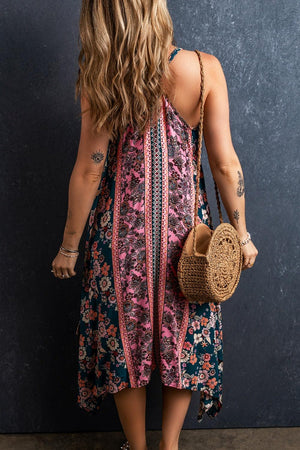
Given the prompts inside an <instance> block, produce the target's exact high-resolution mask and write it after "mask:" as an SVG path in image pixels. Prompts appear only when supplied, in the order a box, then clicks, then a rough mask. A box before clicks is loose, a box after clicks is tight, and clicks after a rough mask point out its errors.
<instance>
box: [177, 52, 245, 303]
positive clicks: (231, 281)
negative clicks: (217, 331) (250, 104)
mask: <svg viewBox="0 0 300 450" xmlns="http://www.w3.org/2000/svg"><path fill="white" fill-rule="evenodd" d="M195 52H196V53H197V55H198V58H199V62H200V69H201V96H200V111H201V113H200V122H199V138H198V159H197V186H196V190H195V191H196V193H195V210H194V225H193V229H192V230H191V231H190V232H189V234H188V236H187V238H186V241H185V243H184V245H183V248H182V252H181V255H180V258H179V261H178V268H177V276H178V281H179V286H180V289H181V291H182V293H183V295H184V296H185V297H186V298H187V299H188V300H189V301H190V302H191V303H205V302H215V303H220V302H224V301H225V300H227V299H228V298H230V297H231V296H232V294H233V293H234V291H235V289H236V287H237V285H238V282H239V280H240V275H241V270H242V263H243V254H242V246H241V241H240V238H239V236H238V234H237V231H236V229H235V228H234V227H233V225H231V224H230V223H225V222H223V217H222V212H221V205H220V199H219V194H218V187H217V184H216V181H215V180H214V185H215V193H216V199H217V205H218V211H219V219H220V224H219V225H218V226H217V227H216V229H215V230H213V229H211V228H210V227H208V226H207V225H206V224H204V223H202V222H201V223H197V221H196V218H197V216H198V197H199V189H200V186H199V185H200V164H201V147H202V136H203V116H204V105H203V94H204V71H203V64H202V60H201V54H200V52H199V51H198V50H195Z"/></svg>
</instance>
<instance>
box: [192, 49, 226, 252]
mask: <svg viewBox="0 0 300 450" xmlns="http://www.w3.org/2000/svg"><path fill="white" fill-rule="evenodd" d="M195 52H196V53H197V55H198V58H199V63H200V72H201V93H200V122H199V136H198V158H197V181H196V193H195V210H194V240H193V249H195V235H196V233H195V230H196V224H197V223H196V217H197V216H198V198H199V190H200V166H201V148H202V137H203V118H204V103H203V98H204V70H203V63H202V58H201V54H200V52H199V50H195ZM213 180H214V185H215V193H216V199H217V205H218V211H219V219H220V223H222V222H223V217H222V211H221V203H220V199H219V193H218V186H217V183H216V181H215V179H214V177H213ZM211 225H212V224H211ZM212 228H213V227H212Z"/></svg>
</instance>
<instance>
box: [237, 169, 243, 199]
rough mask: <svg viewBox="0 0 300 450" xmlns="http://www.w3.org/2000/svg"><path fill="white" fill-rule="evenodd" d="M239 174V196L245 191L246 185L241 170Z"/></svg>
mask: <svg viewBox="0 0 300 450" xmlns="http://www.w3.org/2000/svg"><path fill="white" fill-rule="evenodd" d="M238 176H239V180H238V188H237V191H236V193H237V196H238V197H241V196H242V195H244V193H245V185H244V179H243V177H242V174H241V172H240V171H239V170H238Z"/></svg>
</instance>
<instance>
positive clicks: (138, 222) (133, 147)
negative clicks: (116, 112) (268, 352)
mask: <svg viewBox="0 0 300 450" xmlns="http://www.w3.org/2000/svg"><path fill="white" fill-rule="evenodd" d="M179 50H180V48H179V47H177V48H176V49H175V50H174V51H173V52H172V53H171V55H170V59H169V60H170V61H171V60H172V58H173V57H174V56H175V55H176V53H177V52H178V51H179ZM197 141H198V127H195V128H191V127H190V126H189V125H188V124H187V123H186V121H185V120H184V119H183V118H182V117H181V116H180V114H179V113H178V111H177V110H176V109H175V107H174V106H173V105H172V103H171V102H170V101H169V99H168V98H167V97H166V96H162V107H161V112H160V117H159V120H158V121H157V123H156V124H155V126H153V127H151V128H150V127H149V125H148V129H147V130H146V132H145V133H144V135H139V134H138V132H137V131H135V130H134V129H133V128H132V126H131V125H128V128H127V130H126V132H125V133H124V135H123V136H121V137H120V139H119V140H117V141H116V142H112V141H110V142H109V144H108V152H107V156H106V161H105V166H104V169H103V173H102V178H101V181H100V183H99V188H98V191H97V195H96V197H95V199H94V203H93V205H92V208H91V211H90V214H89V218H88V223H87V225H88V229H87V235H86V239H85V255H84V269H83V276H82V290H81V306H80V318H79V321H78V326H77V331H76V333H77V335H78V342H79V348H78V350H79V351H78V400H77V401H78V405H79V407H80V408H82V409H83V410H84V411H86V412H88V413H96V412H97V411H99V409H100V406H101V402H102V400H103V399H104V397H105V396H106V395H107V394H108V393H111V394H112V393H116V392H118V391H120V390H121V389H124V388H127V387H131V388H135V387H141V386H144V385H147V384H148V383H149V381H150V378H151V374H152V372H153V370H154V369H155V368H157V370H158V371H159V373H160V379H161V382H162V383H163V384H164V385H166V386H172V387H175V388H178V389H190V390H192V391H200V406H199V410H198V411H197V421H198V422H201V421H202V419H203V416H204V413H206V414H207V415H208V416H209V417H210V418H213V417H214V416H215V415H216V414H217V413H218V412H219V411H220V409H221V407H222V373H223V340H222V316H221V305H220V304H219V303H204V304H202V305H199V304H195V303H189V302H188V300H187V299H186V298H185V297H184V296H183V294H182V293H181V291H180V288H179V284H178V279H177V275H176V274H177V264H178V259H179V256H180V251H181V249H182V247H183V244H184V241H185V239H186V237H187V235H188V233H189V232H190V230H191V228H192V227H193V220H194V200H195V184H196V174H197V149H198V147H197ZM197 220H198V221H199V222H201V221H202V222H204V223H206V224H207V225H208V226H209V227H211V228H212V225H211V223H212V220H211V215H210V208H209V204H208V201H207V197H206V191H205V183H204V176H203V170H202V165H201V178H200V194H199V201H198V219H197Z"/></svg>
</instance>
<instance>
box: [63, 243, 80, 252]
mask: <svg viewBox="0 0 300 450" xmlns="http://www.w3.org/2000/svg"><path fill="white" fill-rule="evenodd" d="M60 248H61V249H62V250H65V251H66V252H70V253H79V251H78V250H70V249H68V248H65V247H63V246H62V245H61V246H60Z"/></svg>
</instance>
